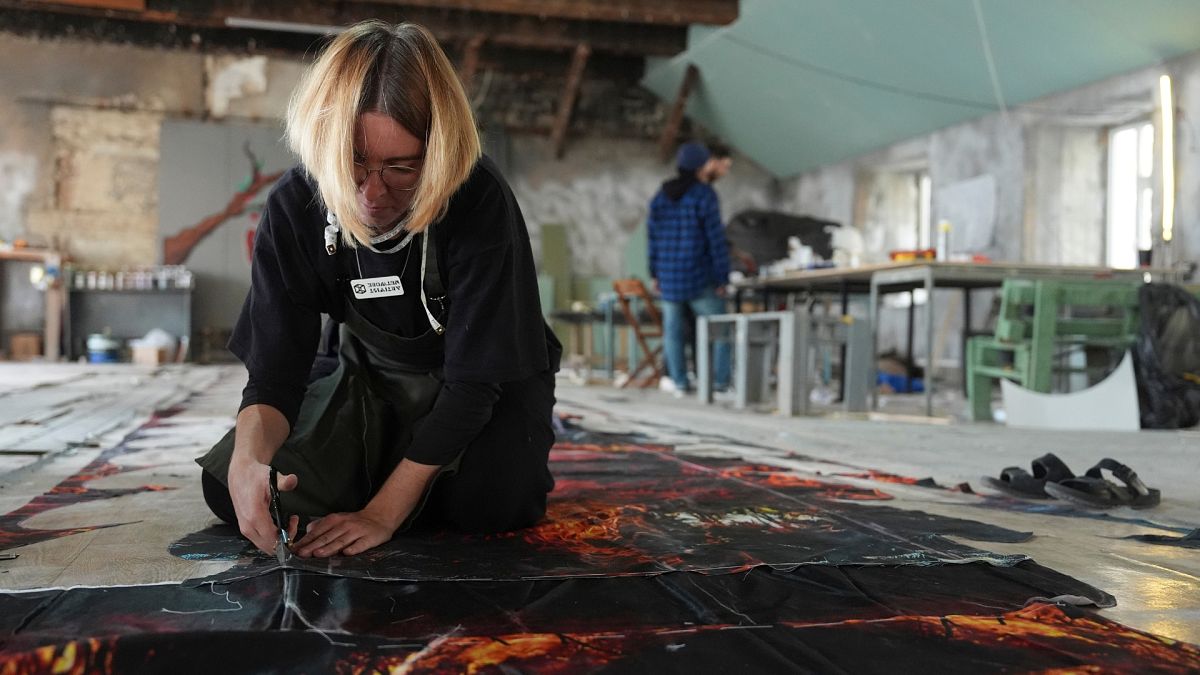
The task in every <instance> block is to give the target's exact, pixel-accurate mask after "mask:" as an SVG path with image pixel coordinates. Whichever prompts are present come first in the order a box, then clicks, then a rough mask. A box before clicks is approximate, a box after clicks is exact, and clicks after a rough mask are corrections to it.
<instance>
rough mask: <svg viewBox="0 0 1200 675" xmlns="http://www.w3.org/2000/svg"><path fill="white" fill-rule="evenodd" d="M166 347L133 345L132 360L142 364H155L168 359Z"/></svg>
mask: <svg viewBox="0 0 1200 675" xmlns="http://www.w3.org/2000/svg"><path fill="white" fill-rule="evenodd" d="M168 351H169V350H168V349H167V348H166V347H134V348H133V362H134V363H136V364H138V365H143V366H157V365H159V364H162V363H166V362H167V361H168V357H169V356H170V354H169V353H168Z"/></svg>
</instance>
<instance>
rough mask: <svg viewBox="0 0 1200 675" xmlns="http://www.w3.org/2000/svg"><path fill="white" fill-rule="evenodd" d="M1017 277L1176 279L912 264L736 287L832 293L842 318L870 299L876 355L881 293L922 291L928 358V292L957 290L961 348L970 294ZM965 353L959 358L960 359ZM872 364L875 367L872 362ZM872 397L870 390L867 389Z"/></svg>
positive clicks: (1023, 266)
mask: <svg viewBox="0 0 1200 675" xmlns="http://www.w3.org/2000/svg"><path fill="white" fill-rule="evenodd" d="M1009 277H1020V278H1026V279H1075V280H1088V279H1130V280H1139V281H1150V280H1154V281H1177V280H1178V278H1179V273H1178V272H1177V271H1175V270H1170V269H1164V268H1143V269H1132V270H1122V269H1112V268H1108V267H1087V266H1077V265H1046V264H1039V263H953V262H935V261H914V262H905V263H891V264H880V265H870V266H864V267H854V268H829V269H819V270H807V271H799V272H793V273H791V274H788V275H785V276H782V277H776V278H768V279H754V280H750V281H747V282H744V283H742V284H739V285H738V292H739V299H740V294H741V293H742V292H744V291H747V290H758V291H761V292H763V293H764V294H765V295H766V297H767V299H768V301H769V299H770V296H771V295H772V294H776V293H782V294H786V295H788V296H792V295H794V294H796V293H798V292H810V293H819V292H827V293H829V292H832V293H839V294H840V295H841V298H842V307H843V312H845V311H846V307H848V305H849V295H850V294H851V293H862V292H864V291H867V292H869V293H870V307H869V313H870V326H871V329H870V330H871V336H872V338H871V341H872V349H873V351H874V350H877V349H878V325H879V323H878V318H879V296H880V295H882V294H886V293H898V292H906V291H907V292H911V291H913V290H915V289H918V288H924V289H925V291H926V293H927V296H926V298H927V299H926V303H927V307H928V308H929V311H927V312H926V313H925V314H926V316H925V335H926V339H927V342H926V349H927V350H928V351H929V352H930V355H932V347H933V335H934V325H935V324H934V315H935V312H934V308H933V291H934V289H935V288H959V289H962V291H963V309H964V312H963V335H962V339H963V343H964V344H965V342H966V340H967V339H968V338H969V337H970V334H971V331H972V328H971V292H972V291H974V290H976V289H980V288H998V287H1000V285H1001V284H1003V282H1004V279H1006V278H1009ZM908 311H909V321H908V351H909V359H910V360H911V359H912V342H913V341H912V338H913V331H914V325H913V324H914V318H915V317H914V313H913V312H914V308H913V305H912V304H911V303H910V305H909V310H908ZM965 354H966V352H965V350H964V352H963V356H964V357H965ZM872 363H873V364H874V361H872ZM927 365H928V368H927V370H926V378H925V381H926V383H925V414H926V415H932V414H933V384H932V371H933V368H932V366H933V364H932V363H929V364H927ZM875 370H876V369H875V367H874V365H873V366H872V368H871V381H872V382H874V380H875V377H876V375H875ZM872 391H875V387H874V386H872ZM871 406H872V408H875V407H877V406H878V395H877V394H872V398H871Z"/></svg>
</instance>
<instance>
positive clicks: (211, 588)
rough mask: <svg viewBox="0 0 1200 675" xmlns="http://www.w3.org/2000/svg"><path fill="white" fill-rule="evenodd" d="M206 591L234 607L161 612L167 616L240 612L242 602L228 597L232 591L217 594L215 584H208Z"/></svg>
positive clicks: (166, 610)
mask: <svg viewBox="0 0 1200 675" xmlns="http://www.w3.org/2000/svg"><path fill="white" fill-rule="evenodd" d="M208 590H209V591H211V592H212V594H213V595H219V596H221V597H222V598H225V602H228V603H229V604H231V605H236V607H224V608H214V609H196V610H190V611H182V610H177V609H167V608H166V607H163V608H162V611H164V612H166V613H167V614H208V613H210V612H240V611H242V601H241V600H233V599H231V598H230V597H229V594H230V593H232V592H233V591H225V592H224V593H218V592H217V586H216V584H215V583H210V584H209V585H208Z"/></svg>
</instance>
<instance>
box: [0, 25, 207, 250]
mask: <svg viewBox="0 0 1200 675" xmlns="http://www.w3.org/2000/svg"><path fill="white" fill-rule="evenodd" d="M0 63H3V64H4V67H3V68H2V69H0V119H3V120H4V124H3V126H2V127H0V176H3V177H4V180H3V181H2V182H0V237H4V238H16V237H25V238H28V239H29V240H30V241H31V242H32V243H34V244H51V243H54V241H55V240H57V241H58V243H59V244H60V245H62V246H65V248H66V250H67V252H68V253H70V254H71V255H72V256H74V257H75V259H76V260H78V261H79V262H81V263H83V264H89V265H97V266H107V267H116V266H122V265H137V264H151V263H154V262H155V261H156V259H157V251H156V248H155V238H156V226H157V219H156V217H155V214H154V211H155V200H156V194H157V191H156V188H155V184H156V180H157V156H158V124H159V123H160V121H161V119H162V114H163V113H165V112H168V111H170V112H175V113H180V114H199V113H201V112H202V111H203V110H204V100H203V89H202V84H203V57H202V56H199V55H196V54H190V53H185V52H171V51H165V50H154V49H138V48H132V47H126V46H120V45H108V44H94V43H86V42H73V41H67V40H38V39H31V38H23V37H16V36H12V35H8V34H0ZM122 110H128V111H129V112H121V111H122ZM10 177H11V179H10Z"/></svg>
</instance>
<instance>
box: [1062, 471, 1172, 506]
mask: <svg viewBox="0 0 1200 675" xmlns="http://www.w3.org/2000/svg"><path fill="white" fill-rule="evenodd" d="M1105 470H1107V471H1108V472H1110V473H1111V474H1112V475H1113V476H1114V477H1115V478H1118V479H1120V480H1121V482H1123V483H1125V485H1117V484H1115V483H1113V482H1111V481H1109V480H1106V479H1105V478H1104V473H1103V472H1104V471H1105ZM1046 493H1047V494H1049V495H1051V496H1053V497H1057V498H1059V499H1062V500H1064V501H1068V502H1071V503H1073V504H1079V505H1081V506H1087V507H1090V508H1097V509H1109V508H1113V507H1116V506H1129V507H1132V508H1135V509H1148V508H1152V507H1154V506H1158V504H1159V502H1160V501H1161V500H1162V495H1161V494H1160V492H1159V491H1158V490H1157V489H1155V488H1149V487H1146V484H1145V483H1143V482H1142V480H1141V479H1140V478H1138V475H1137V474H1136V473H1135V472H1134V471H1133V469H1130V468H1129V467H1127V466H1125V465H1124V464H1122V463H1120V462H1118V461H1116V460H1114V459H1108V458H1105V459H1102V460H1100V461H1099V462H1098V463H1097V464H1096V466H1093V467H1092V468H1090V469H1088V470H1087V473H1086V474H1085V475H1083V476H1079V477H1076V478H1067V479H1065V480H1062V481H1059V482H1057V483H1049V484H1047V485H1046Z"/></svg>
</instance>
